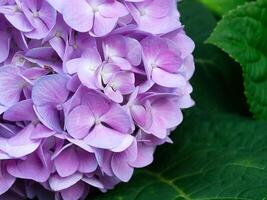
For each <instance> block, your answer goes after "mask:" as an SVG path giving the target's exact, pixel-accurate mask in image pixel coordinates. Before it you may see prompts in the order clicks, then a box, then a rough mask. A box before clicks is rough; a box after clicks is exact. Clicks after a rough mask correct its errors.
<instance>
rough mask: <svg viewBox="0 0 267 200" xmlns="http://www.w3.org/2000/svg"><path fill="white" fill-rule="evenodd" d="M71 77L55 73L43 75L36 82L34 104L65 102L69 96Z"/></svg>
mask: <svg viewBox="0 0 267 200" xmlns="http://www.w3.org/2000/svg"><path fill="white" fill-rule="evenodd" d="M68 80H69V78H68V77H67V76H65V75H60V74H53V75H48V76H45V77H42V78H40V79H38V81H37V82H36V83H35V84H34V86H33V89H32V100H33V103H34V105H36V106H42V105H46V104H53V105H58V104H62V103H64V102H65V101H66V100H67V98H68V96H69V91H68V90H67V83H68Z"/></svg>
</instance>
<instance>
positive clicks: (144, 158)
mask: <svg viewBox="0 0 267 200" xmlns="http://www.w3.org/2000/svg"><path fill="white" fill-rule="evenodd" d="M137 145H138V146H137V149H138V151H137V159H136V160H134V161H133V162H130V165H131V166H132V167H136V168H142V167H146V166H148V165H150V164H151V163H152V162H153V154H154V151H155V147H154V146H149V145H145V144H143V143H141V142H138V144H137Z"/></svg>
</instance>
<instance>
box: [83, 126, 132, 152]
mask: <svg viewBox="0 0 267 200" xmlns="http://www.w3.org/2000/svg"><path fill="white" fill-rule="evenodd" d="M128 137H131V136H130V135H128V134H122V133H120V132H118V131H115V130H113V129H111V128H107V127H105V126H103V125H101V124H98V125H96V126H95V128H94V129H93V130H92V131H91V133H90V134H89V135H88V136H87V137H85V138H84V140H85V142H86V143H87V144H88V145H90V146H92V147H96V148H101V149H113V148H115V147H117V146H119V145H120V144H121V143H123V141H124V140H125V139H127V138H128Z"/></svg>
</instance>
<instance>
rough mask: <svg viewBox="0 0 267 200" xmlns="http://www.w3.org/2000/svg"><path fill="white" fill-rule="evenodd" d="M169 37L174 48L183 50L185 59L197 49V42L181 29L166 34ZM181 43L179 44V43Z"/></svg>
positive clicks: (182, 53)
mask: <svg viewBox="0 0 267 200" xmlns="http://www.w3.org/2000/svg"><path fill="white" fill-rule="evenodd" d="M164 37H165V38H168V39H169V42H171V43H172V45H173V46H174V48H177V49H178V51H179V52H181V57H182V58H183V59H184V58H186V57H187V56H189V55H191V54H192V52H193V51H194V49H195V43H194V41H192V39H191V38H190V37H188V36H187V35H186V34H185V33H183V31H182V30H181V29H177V30H175V31H173V32H171V33H168V34H166V35H165V36H164ZM177 44H179V45H177Z"/></svg>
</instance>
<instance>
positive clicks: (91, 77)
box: [78, 66, 98, 89]
mask: <svg viewBox="0 0 267 200" xmlns="http://www.w3.org/2000/svg"><path fill="white" fill-rule="evenodd" d="M96 76H97V75H96V70H95V69H90V68H89V67H88V66H87V67H86V68H85V67H83V68H80V69H79V72H78V77H79V79H80V81H81V83H82V84H83V85H84V86H86V87H88V88H91V89H97V86H98V84H97V81H98V80H97V77H96Z"/></svg>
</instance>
